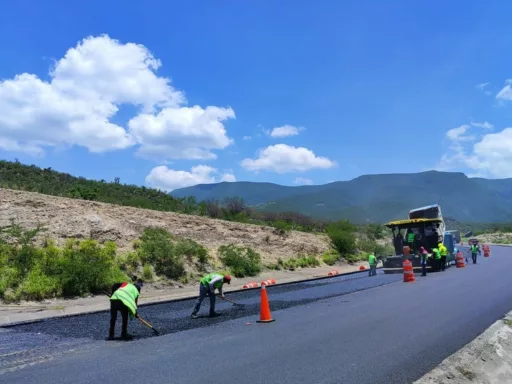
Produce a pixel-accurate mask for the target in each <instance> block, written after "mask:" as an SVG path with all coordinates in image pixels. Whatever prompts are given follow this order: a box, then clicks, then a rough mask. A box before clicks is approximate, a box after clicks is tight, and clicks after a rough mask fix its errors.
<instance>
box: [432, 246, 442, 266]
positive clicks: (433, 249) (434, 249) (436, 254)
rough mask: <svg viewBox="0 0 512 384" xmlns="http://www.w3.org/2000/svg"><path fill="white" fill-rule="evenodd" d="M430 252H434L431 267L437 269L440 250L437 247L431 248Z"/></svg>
mask: <svg viewBox="0 0 512 384" xmlns="http://www.w3.org/2000/svg"><path fill="white" fill-rule="evenodd" d="M432 252H434V263H433V267H434V268H433V269H434V270H436V271H439V270H440V268H441V252H440V251H439V249H437V248H432Z"/></svg>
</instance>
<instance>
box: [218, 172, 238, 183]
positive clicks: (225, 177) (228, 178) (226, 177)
mask: <svg viewBox="0 0 512 384" xmlns="http://www.w3.org/2000/svg"><path fill="white" fill-rule="evenodd" d="M220 181H227V182H228V183H234V182H235V181H236V177H235V175H233V174H232V173H225V174H223V175H222V177H221V178H220Z"/></svg>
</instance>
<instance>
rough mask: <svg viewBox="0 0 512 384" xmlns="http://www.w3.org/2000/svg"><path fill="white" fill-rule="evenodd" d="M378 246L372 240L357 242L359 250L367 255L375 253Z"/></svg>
mask: <svg viewBox="0 0 512 384" xmlns="http://www.w3.org/2000/svg"><path fill="white" fill-rule="evenodd" d="M377 246H378V244H377V242H376V241H375V240H372V239H366V238H363V239H359V241H358V242H357V247H358V248H359V250H361V251H363V252H366V253H370V252H375V250H376V249H377Z"/></svg>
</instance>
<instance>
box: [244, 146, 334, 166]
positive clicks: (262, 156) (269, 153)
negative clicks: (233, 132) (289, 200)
mask: <svg viewBox="0 0 512 384" xmlns="http://www.w3.org/2000/svg"><path fill="white" fill-rule="evenodd" d="M240 164H241V165H242V167H243V168H245V169H247V170H249V171H256V172H258V171H262V170H267V171H274V172H277V173H286V172H304V171H307V170H310V169H313V168H323V169H325V168H332V167H334V166H335V165H336V163H335V162H334V161H332V160H329V159H328V158H326V157H320V156H316V155H315V154H314V153H313V151H311V150H310V149H308V148H304V147H292V146H289V145H286V144H276V145H271V146H268V147H266V148H264V149H261V150H260V151H259V152H258V157H257V158H256V159H250V158H247V159H244V160H242V162H241V163H240Z"/></svg>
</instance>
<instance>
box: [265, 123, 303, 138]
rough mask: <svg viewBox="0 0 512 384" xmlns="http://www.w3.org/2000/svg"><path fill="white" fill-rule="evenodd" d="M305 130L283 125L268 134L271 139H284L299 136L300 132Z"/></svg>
mask: <svg viewBox="0 0 512 384" xmlns="http://www.w3.org/2000/svg"><path fill="white" fill-rule="evenodd" d="M302 130H304V128H302V127H294V126H293V125H283V126H281V127H276V128H274V129H272V131H270V132H268V131H267V133H268V134H269V136H270V137H273V138H283V137H290V136H297V135H298V134H299V132H300V131H302Z"/></svg>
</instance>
